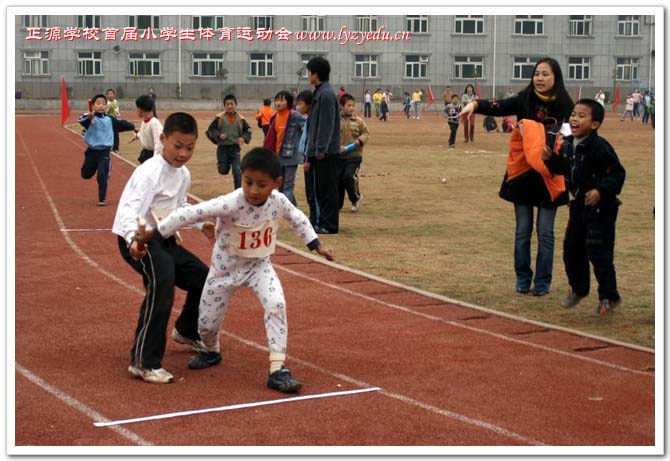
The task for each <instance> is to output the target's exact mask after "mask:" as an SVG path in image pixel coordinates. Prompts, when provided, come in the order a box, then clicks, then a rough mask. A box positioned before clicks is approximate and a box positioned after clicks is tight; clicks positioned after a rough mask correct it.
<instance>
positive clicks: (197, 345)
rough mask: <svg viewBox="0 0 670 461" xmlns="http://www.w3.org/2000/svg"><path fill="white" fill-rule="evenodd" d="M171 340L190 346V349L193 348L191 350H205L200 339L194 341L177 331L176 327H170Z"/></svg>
mask: <svg viewBox="0 0 670 461" xmlns="http://www.w3.org/2000/svg"><path fill="white" fill-rule="evenodd" d="M172 340H173V341H174V342H176V343H179V344H184V345H186V346H190V347H191V349H193V352H200V351H202V350H205V351H206V350H207V348H206V347H205V345H204V344H203V342H202V341H200V340H199V339H198V340H197V341H196V340H193V339H189V338H187V337H185V336H182V334H181V333H179V332H178V331H177V329H176V328H173V329H172Z"/></svg>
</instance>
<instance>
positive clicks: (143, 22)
mask: <svg viewBox="0 0 670 461" xmlns="http://www.w3.org/2000/svg"><path fill="white" fill-rule="evenodd" d="M128 26H129V27H137V28H138V29H140V30H142V29H149V28H151V29H159V28H160V16H128Z"/></svg>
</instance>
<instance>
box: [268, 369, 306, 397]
mask: <svg viewBox="0 0 670 461" xmlns="http://www.w3.org/2000/svg"><path fill="white" fill-rule="evenodd" d="M268 387H269V388H270V389H274V390H276V391H279V392H286V393H291V392H298V391H299V390H300V388H301V387H302V383H301V382H300V381H298V380H296V379H293V375H291V372H290V371H289V369H288V368H286V367H284V368H282V369H281V370H278V371H275V372H274V373H272V374H271V375H270V376H268Z"/></svg>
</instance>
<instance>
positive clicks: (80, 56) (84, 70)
mask: <svg viewBox="0 0 670 461" xmlns="http://www.w3.org/2000/svg"><path fill="white" fill-rule="evenodd" d="M77 75H83V76H85V77H94V76H99V75H102V52H101V51H89V52H80V53H77Z"/></svg>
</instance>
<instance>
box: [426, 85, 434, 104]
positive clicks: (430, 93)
mask: <svg viewBox="0 0 670 461" xmlns="http://www.w3.org/2000/svg"><path fill="white" fill-rule="evenodd" d="M434 102H435V96H433V90H432V89H431V88H430V83H429V84H428V105H427V106H426V109H428V108H429V107H430V106H431V105H432V104H433V103H434Z"/></svg>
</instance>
